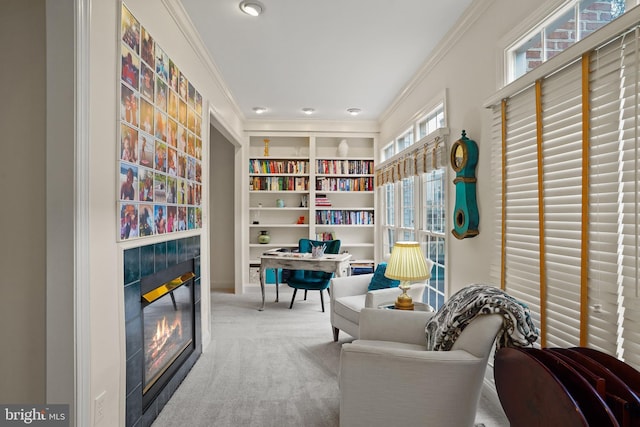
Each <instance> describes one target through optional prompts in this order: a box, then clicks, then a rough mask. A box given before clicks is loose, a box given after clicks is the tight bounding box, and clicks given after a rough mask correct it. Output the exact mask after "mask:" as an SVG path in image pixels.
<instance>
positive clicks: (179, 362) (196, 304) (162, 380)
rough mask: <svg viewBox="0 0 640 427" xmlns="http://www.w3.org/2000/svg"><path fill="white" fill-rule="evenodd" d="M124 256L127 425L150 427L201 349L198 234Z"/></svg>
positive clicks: (194, 361)
mask: <svg viewBox="0 0 640 427" xmlns="http://www.w3.org/2000/svg"><path fill="white" fill-rule="evenodd" d="M123 255H124V256H123V267H124V268H123V272H124V322H125V328H124V329H125V331H124V332H125V338H126V383H125V396H126V399H125V403H126V405H125V406H126V409H125V426H126V427H150V426H151V425H152V424H153V421H154V420H155V419H156V417H157V416H158V414H159V413H160V411H161V410H162V408H164V406H165V405H166V404H167V402H168V401H169V399H171V396H172V395H173V393H174V392H175V391H176V389H177V388H178V387H179V386H180V383H181V382H182V381H183V380H184V378H185V377H186V376H187V374H188V373H189V371H190V370H191V368H192V367H193V365H194V364H195V363H196V361H197V360H198V358H199V357H200V354H201V353H202V342H201V341H202V328H201V321H202V318H201V285H200V236H191V237H184V238H178V239H174V240H169V241H166V242H158V243H152V244H148V245H143V246H139V247H134V248H128V249H125V250H124V253H123Z"/></svg>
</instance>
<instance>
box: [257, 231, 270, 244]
mask: <svg viewBox="0 0 640 427" xmlns="http://www.w3.org/2000/svg"><path fill="white" fill-rule="evenodd" d="M270 241H271V236H270V235H269V231H267V230H262V231H260V235H259V236H258V243H260V244H263V245H266V244H267V243H269V242H270Z"/></svg>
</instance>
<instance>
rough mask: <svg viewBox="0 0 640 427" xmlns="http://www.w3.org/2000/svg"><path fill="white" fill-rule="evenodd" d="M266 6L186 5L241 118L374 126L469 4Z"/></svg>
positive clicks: (366, 1) (373, 0)
mask: <svg viewBox="0 0 640 427" xmlns="http://www.w3.org/2000/svg"><path fill="white" fill-rule="evenodd" d="M260 1H261V3H262V4H263V5H264V11H263V13H262V15H260V16H259V17H251V16H249V15H246V14H244V13H243V12H242V11H241V10H240V8H239V2H240V0H181V2H182V4H183V6H184V8H185V10H186V12H187V13H188V15H189V17H190V18H191V20H192V21H193V24H194V25H195V27H196V29H197V30H198V32H199V33H200V36H201V37H202V40H203V42H204V44H205V45H206V46H207V48H208V49H209V52H210V55H211V57H212V58H213V61H214V63H215V64H216V66H217V68H218V69H219V71H220V73H221V75H222V77H223V79H224V82H225V84H226V85H227V87H228V89H229V90H230V91H231V94H232V96H233V98H234V100H235V102H236V103H237V104H238V106H239V108H240V109H241V111H242V113H243V114H244V115H245V117H246V118H247V119H267V120H274V119H277V120H295V119H307V120H308V119H310V118H313V119H322V120H377V119H378V118H379V117H380V116H381V114H383V113H384V112H385V110H386V109H387V108H389V107H390V105H391V104H392V103H393V101H394V99H395V98H396V97H397V96H398V95H399V94H400V93H401V91H402V90H403V89H404V88H405V87H406V86H407V84H408V83H409V82H410V80H411V79H412V78H413V77H414V75H415V74H416V73H417V72H418V71H419V69H420V68H421V66H422V65H423V64H424V63H425V62H426V60H427V59H428V57H429V55H430V53H431V52H432V50H433V49H434V48H435V47H436V46H437V45H438V43H439V42H440V41H441V39H442V38H443V36H444V35H446V34H447V32H448V31H449V29H450V28H452V26H453V25H454V24H455V23H456V21H457V20H458V19H459V18H460V17H461V15H462V14H463V12H464V10H465V8H467V7H468V6H469V5H470V3H471V1H472V0H439V1H433V0H393V1H391V0H260ZM254 107H266V108H267V112H265V113H264V114H262V115H257V114H256V113H255V112H254V111H253V108H254ZM305 107H310V108H314V109H315V113H314V114H313V115H311V116H307V115H304V114H303V113H302V111H301V110H302V108H305ZM347 108H359V109H361V110H362V112H361V114H360V115H358V116H357V117H355V118H354V117H352V116H350V115H349V114H348V113H347V111H346V110H347Z"/></svg>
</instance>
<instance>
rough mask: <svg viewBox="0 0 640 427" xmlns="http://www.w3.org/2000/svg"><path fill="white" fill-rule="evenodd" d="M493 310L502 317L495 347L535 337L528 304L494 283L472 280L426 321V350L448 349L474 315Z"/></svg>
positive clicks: (522, 343) (524, 342)
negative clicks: (476, 282)
mask: <svg viewBox="0 0 640 427" xmlns="http://www.w3.org/2000/svg"><path fill="white" fill-rule="evenodd" d="M493 313H498V314H501V315H502V317H503V318H504V321H503V327H502V328H501V329H500V332H498V336H497V339H496V349H500V348H502V347H526V346H529V345H531V344H533V343H534V342H535V341H536V340H537V339H538V329H537V328H536V327H535V325H534V324H533V322H532V320H531V316H530V313H529V307H527V306H526V305H525V304H523V303H522V302H520V301H518V300H516V299H515V298H513V297H512V296H510V295H508V294H507V293H506V292H504V291H502V290H501V289H499V288H496V287H495V286H489V285H481V284H473V285H469V286H467V287H465V288H463V289H461V290H459V291H458V292H456V293H455V294H454V295H452V296H451V298H449V300H448V301H447V302H446V303H445V304H444V305H443V306H442V307H440V309H439V310H438V312H437V313H436V314H435V315H434V316H433V317H432V318H431V320H430V321H429V322H427V326H426V328H425V332H426V336H427V350H440V351H447V350H450V349H451V347H452V346H453V343H454V342H455V341H456V339H457V338H458V337H459V336H460V333H461V332H462V331H463V330H464V328H466V327H467V325H468V324H469V323H471V322H472V321H473V319H474V318H475V317H476V316H480V315H483V314H493Z"/></svg>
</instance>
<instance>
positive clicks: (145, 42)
mask: <svg viewBox="0 0 640 427" xmlns="http://www.w3.org/2000/svg"><path fill="white" fill-rule="evenodd" d="M140 57H141V58H142V60H143V61H144V62H146V63H147V65H148V66H149V67H151V69H152V70H153V69H155V66H156V54H155V46H154V43H153V37H151V34H149V32H148V31H147V29H146V28H144V27H142V42H141V44H140Z"/></svg>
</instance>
